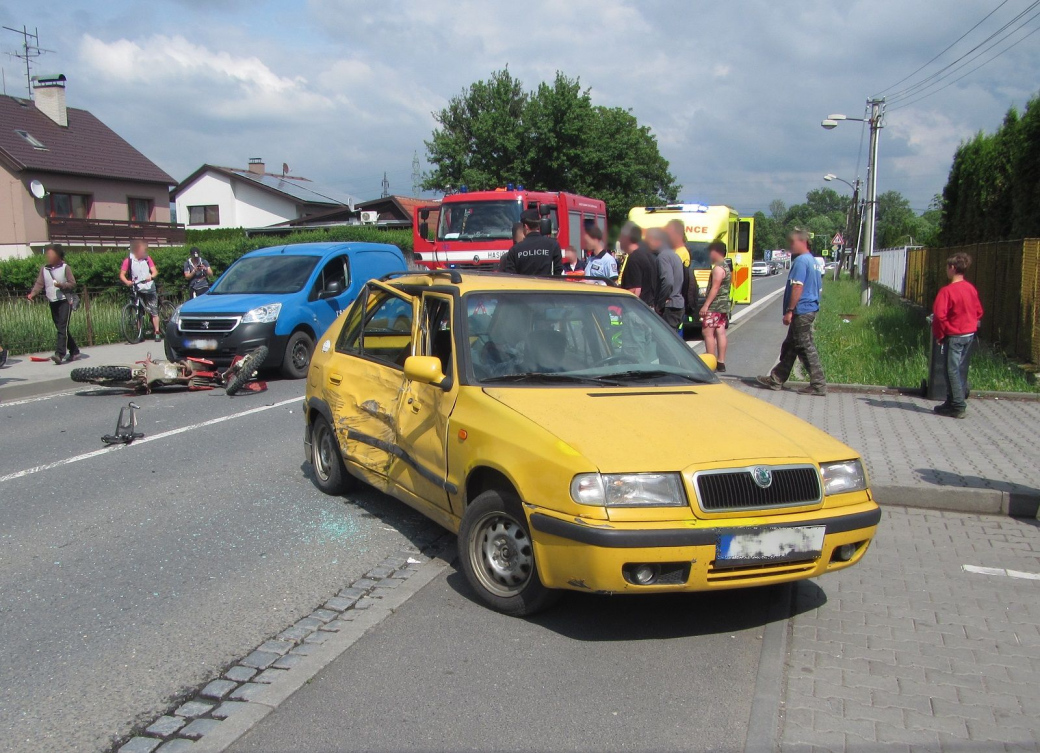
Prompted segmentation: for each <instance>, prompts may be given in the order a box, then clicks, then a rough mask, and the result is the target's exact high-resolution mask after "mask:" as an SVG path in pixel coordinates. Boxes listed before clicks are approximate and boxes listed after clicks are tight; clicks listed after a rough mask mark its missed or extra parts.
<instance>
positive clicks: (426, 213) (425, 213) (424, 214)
mask: <svg viewBox="0 0 1040 753" xmlns="http://www.w3.org/2000/svg"><path fill="white" fill-rule="evenodd" d="M419 217H420V218H421V219H423V220H428V219H430V210H429V209H420V210H419Z"/></svg>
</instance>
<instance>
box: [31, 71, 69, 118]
mask: <svg viewBox="0 0 1040 753" xmlns="http://www.w3.org/2000/svg"><path fill="white" fill-rule="evenodd" d="M32 80H33V100H34V101H35V102H36V107H37V109H39V111H40V112H42V113H43V114H44V115H46V116H47V117H48V118H50V119H51V120H53V121H54V122H55V123H57V124H58V125H60V126H61V127H62V128H67V127H68V125H69V114H68V112H67V111H66V110H65V76H64V74H61V73H59V74H58V75H57V76H33V79H32Z"/></svg>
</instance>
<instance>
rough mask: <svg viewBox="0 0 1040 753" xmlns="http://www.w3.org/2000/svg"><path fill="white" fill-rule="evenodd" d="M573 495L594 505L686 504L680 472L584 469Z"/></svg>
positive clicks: (573, 487)
mask: <svg viewBox="0 0 1040 753" xmlns="http://www.w3.org/2000/svg"><path fill="white" fill-rule="evenodd" d="M571 497H572V498H573V499H574V501H575V502H577V503H578V504H579V505H592V506H595V507H682V506H683V505H685V504H687V502H686V493H685V492H684V491H683V485H682V479H681V478H680V476H679V474H678V473H582V474H580V475H578V476H575V477H574V480H573V481H572V482H571Z"/></svg>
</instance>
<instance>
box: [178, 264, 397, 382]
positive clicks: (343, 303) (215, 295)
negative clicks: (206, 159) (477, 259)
mask: <svg viewBox="0 0 1040 753" xmlns="http://www.w3.org/2000/svg"><path fill="white" fill-rule="evenodd" d="M407 268H408V264H407V263H406V262H405V258H404V255H403V254H402V253H401V250H400V249H399V248H398V247H397V246H391V245H388V244H383V243H297V244H292V245H287V246H275V247H272V248H264V249H260V250H258V251H251V252H250V253H248V254H245V255H244V256H242V257H241V258H240V259H238V260H237V261H235V262H234V263H233V264H232V265H231V266H230V267H228V268H227V271H225V272H224V274H222V275H221V276H220V279H218V280H217V281H216V282H215V283H214V284H213V286H212V287H211V288H210V289H209V292H207V293H206V294H205V295H201V296H199V297H198V298H194V299H192V300H190V301H187V302H186V303H183V304H181V306H179V307H178V308H177V311H176V312H175V313H174V315H173V316H172V317H171V318H170V321H169V324H168V325H167V327H166V358H167V359H168V360H170V361H177V360H180V359H182V358H185V357H195V358H206V359H209V360H211V361H213V362H215V363H216V364H218V365H221V366H226V365H227V364H230V363H231V361H232V359H233V358H234V357H235V356H236V355H245V354H246V353H249V352H250V351H252V350H255V349H256V348H258V347H260V346H261V345H266V346H267V348H268V352H269V355H268V357H267V360H266V361H264V364H263V368H265V369H281V372H282V374H284V375H285V376H287V377H290V378H293V379H302V378H303V377H305V376H306V375H307V367H308V366H309V364H310V360H311V352H312V351H313V350H314V342H315V340H316V339H317V336H318V335H320V334H321V333H322V332H324V331H325V330H326V329H328V327H329V325H331V324H332V323H333V322H334V321H335V320H336V317H337V316H338V315H339V313H340V312H341V311H342V310H343V309H344V308H346V307H347V306H348V305H349V304H350V302H351V301H353V300H354V298H355V297H356V296H357V294H358V291H359V290H361V289H362V288H363V287H364V285H365V283H367V282H368V281H369V280H371V279H373V278H376V277H381V276H383V275H385V274H388V273H390V272H398V271H401V270H405V269H407Z"/></svg>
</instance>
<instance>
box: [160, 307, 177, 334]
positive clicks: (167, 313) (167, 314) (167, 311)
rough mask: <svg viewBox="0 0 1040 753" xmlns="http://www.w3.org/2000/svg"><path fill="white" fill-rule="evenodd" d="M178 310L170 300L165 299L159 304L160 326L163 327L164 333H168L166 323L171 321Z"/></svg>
mask: <svg viewBox="0 0 1040 753" xmlns="http://www.w3.org/2000/svg"><path fill="white" fill-rule="evenodd" d="M176 310H177V307H176V306H174V305H173V304H172V303H170V302H169V301H163V302H162V303H160V304H159V326H160V327H161V328H162V331H163V334H164V335H165V334H166V325H167V324H169V323H170V318H171V317H172V316H173V312H174V311H176Z"/></svg>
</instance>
